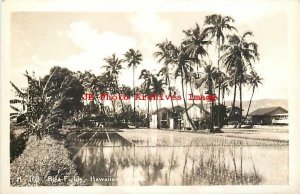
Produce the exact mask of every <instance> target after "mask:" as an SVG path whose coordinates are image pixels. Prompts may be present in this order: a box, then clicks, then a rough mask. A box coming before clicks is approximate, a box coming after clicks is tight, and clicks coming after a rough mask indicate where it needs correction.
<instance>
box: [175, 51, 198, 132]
mask: <svg viewBox="0 0 300 194" xmlns="http://www.w3.org/2000/svg"><path fill="white" fill-rule="evenodd" d="M173 49H174V52H173V53H174V54H176V55H175V56H176V57H175V60H176V61H177V64H176V65H177V67H176V70H175V79H176V78H177V77H179V76H180V77H181V91H182V98H183V103H184V109H185V113H186V116H187V119H188V122H189V123H190V124H191V126H192V128H193V129H194V130H195V129H196V126H195V124H194V122H193V121H192V119H191V118H190V116H189V114H188V107H187V102H186V96H185V91H184V80H188V79H189V75H190V72H191V71H192V65H191V63H192V62H191V60H190V58H189V56H188V55H187V52H186V48H185V47H183V46H180V47H179V48H176V47H173Z"/></svg>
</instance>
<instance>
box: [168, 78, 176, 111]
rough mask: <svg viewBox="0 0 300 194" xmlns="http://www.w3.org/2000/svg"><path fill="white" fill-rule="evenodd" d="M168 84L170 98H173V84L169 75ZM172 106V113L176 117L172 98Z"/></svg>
mask: <svg viewBox="0 0 300 194" xmlns="http://www.w3.org/2000/svg"><path fill="white" fill-rule="evenodd" d="M167 82H168V87H169V96H172V91H171V83H170V78H169V76H168V75H167ZM171 105H172V111H173V116H174V113H175V108H174V103H173V99H172V97H171Z"/></svg>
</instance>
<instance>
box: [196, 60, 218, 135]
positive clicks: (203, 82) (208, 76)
mask: <svg viewBox="0 0 300 194" xmlns="http://www.w3.org/2000/svg"><path fill="white" fill-rule="evenodd" d="M217 77H218V71H217V68H216V67H214V66H213V65H212V64H209V65H205V66H204V73H203V74H202V75H201V77H200V79H199V80H197V81H196V83H195V85H196V87H197V88H200V87H204V88H206V89H207V93H208V94H209V95H212V94H213V91H214V88H215V85H216V84H215V82H216V80H217ZM213 107H214V101H213V100H212V101H211V128H210V131H211V132H213V131H214V123H213V120H214V113H213Z"/></svg>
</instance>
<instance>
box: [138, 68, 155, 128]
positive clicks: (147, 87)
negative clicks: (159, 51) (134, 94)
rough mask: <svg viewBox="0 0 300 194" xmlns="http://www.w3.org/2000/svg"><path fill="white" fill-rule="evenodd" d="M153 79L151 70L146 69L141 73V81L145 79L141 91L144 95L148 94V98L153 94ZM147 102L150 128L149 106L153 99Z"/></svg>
mask: <svg viewBox="0 0 300 194" xmlns="http://www.w3.org/2000/svg"><path fill="white" fill-rule="evenodd" d="M152 78H153V76H152V74H151V73H150V71H149V70H146V69H143V70H142V71H141V74H140V76H139V79H143V80H144V82H143V83H142V85H141V90H142V91H143V94H146V95H148V96H149V95H150V94H151V86H152V84H153V79H152ZM147 100H148V105H147V120H148V126H149V123H150V115H149V114H150V113H149V104H150V101H151V99H150V98H147Z"/></svg>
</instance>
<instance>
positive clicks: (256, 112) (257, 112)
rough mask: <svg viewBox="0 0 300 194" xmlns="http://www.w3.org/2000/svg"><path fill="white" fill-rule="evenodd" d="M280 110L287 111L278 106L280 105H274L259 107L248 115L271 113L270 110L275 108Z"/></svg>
mask: <svg viewBox="0 0 300 194" xmlns="http://www.w3.org/2000/svg"><path fill="white" fill-rule="evenodd" d="M278 109H280V110H282V111H283V112H286V113H287V112H288V111H287V110H285V109H284V108H282V107H280V106H275V107H267V108H259V109H256V110H255V111H253V112H251V113H250V114H249V115H250V116H261V115H271V114H272V112H274V111H276V110H278Z"/></svg>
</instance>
